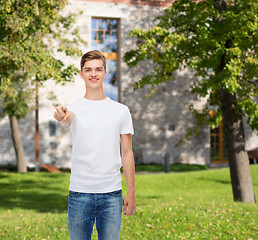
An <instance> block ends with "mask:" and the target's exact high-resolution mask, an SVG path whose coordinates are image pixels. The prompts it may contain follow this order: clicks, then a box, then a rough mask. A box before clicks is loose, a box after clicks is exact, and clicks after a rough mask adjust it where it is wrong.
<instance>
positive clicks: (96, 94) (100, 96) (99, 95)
mask: <svg viewBox="0 0 258 240" xmlns="http://www.w3.org/2000/svg"><path fill="white" fill-rule="evenodd" d="M84 98H86V99H89V100H93V101H98V100H104V99H105V98H106V95H105V93H104V91H92V90H89V89H88V90H86V93H85V95H84Z"/></svg>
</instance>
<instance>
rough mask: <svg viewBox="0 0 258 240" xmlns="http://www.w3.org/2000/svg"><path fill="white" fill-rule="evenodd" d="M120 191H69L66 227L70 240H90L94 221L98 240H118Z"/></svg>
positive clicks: (121, 203)
mask: <svg viewBox="0 0 258 240" xmlns="http://www.w3.org/2000/svg"><path fill="white" fill-rule="evenodd" d="M122 205H123V197H122V190H118V191H115V192H111V193H79V192H73V191H69V197H68V225H69V236H70V239H71V240H90V239H91V237H92V231H93V226H94V223H95V220H96V228H97V232H98V239H99V240H118V239H119V236H120V229H121V223H122V208H123V206H122Z"/></svg>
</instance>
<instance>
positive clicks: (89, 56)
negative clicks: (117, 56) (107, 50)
mask: <svg viewBox="0 0 258 240" xmlns="http://www.w3.org/2000/svg"><path fill="white" fill-rule="evenodd" d="M95 59H97V60H102V61H103V66H104V69H105V71H106V58H105V56H104V55H102V54H101V52H100V51H98V50H93V51H89V52H87V53H85V54H83V56H82V58H81V71H82V69H83V66H84V64H85V62H87V61H90V60H95Z"/></svg>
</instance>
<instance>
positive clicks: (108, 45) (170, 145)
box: [0, 0, 258, 168]
mask: <svg viewBox="0 0 258 240" xmlns="http://www.w3.org/2000/svg"><path fill="white" fill-rule="evenodd" d="M171 4H172V1H170V0H160V1H158V0H149V1H148V0H101V1H93V0H87V1H84V0H81V1H79V0H73V1H70V2H69V5H68V6H67V7H66V9H65V11H64V12H63V14H64V15H65V14H67V13H70V12H71V13H78V15H79V13H80V12H81V11H82V14H80V15H79V17H78V20H77V22H76V26H77V27H79V31H80V36H81V37H82V38H83V39H84V40H86V41H87V43H88V44H87V46H82V50H83V52H86V51H88V50H92V49H98V50H100V51H101V52H102V53H103V54H104V55H105V56H106V58H107V70H108V74H107V77H106V79H105V83H104V91H105V94H106V95H107V96H108V97H110V98H112V99H114V100H116V101H119V102H121V103H123V104H126V105H127V106H128V107H129V109H130V111H131V113H132V117H133V123H134V129H135V135H134V136H133V151H134V156H135V161H136V163H137V164H140V163H144V164H150V163H158V164H163V163H164V156H165V154H167V153H168V154H169V156H170V163H190V164H194V163H195V164H207V165H209V164H210V163H211V162H212V161H214V162H217V163H220V162H224V160H225V159H226V156H225V155H224V144H223V130H222V127H221V128H218V129H215V130H210V129H209V127H208V126H206V127H205V126H204V127H203V128H202V129H201V131H200V134H199V136H193V137H192V138H191V140H190V141H186V142H184V143H183V144H181V145H179V146H178V147H175V145H176V144H177V143H178V142H179V141H180V140H181V139H183V138H184V136H185V133H186V129H187V128H189V127H191V126H193V124H194V119H193V117H192V115H191V113H190V112H189V110H188V105H189V104H194V105H195V107H197V108H202V107H203V106H204V104H205V102H206V101H205V99H202V98H199V97H198V96H195V95H192V94H191V93H190V86H191V84H192V83H193V82H194V81H195V78H194V74H193V72H192V71H190V70H184V71H178V72H175V73H173V74H174V77H175V81H170V82H167V83H163V84H161V85H160V86H159V87H158V90H157V92H156V93H155V94H154V95H153V96H152V97H151V98H150V99H147V98H146V97H145V95H146V94H148V93H149V88H148V86H146V87H145V88H143V89H139V90H134V89H133V83H134V82H135V81H137V80H139V79H140V78H141V77H142V76H144V74H146V73H147V72H148V71H149V70H150V68H151V65H149V64H148V63H141V64H139V65H138V66H137V67H135V68H133V69H129V68H128V67H127V65H126V64H125V63H124V62H123V56H124V53H125V52H126V51H128V50H131V49H132V48H133V47H135V46H136V44H137V39H133V38H130V37H129V36H128V33H129V32H130V31H132V30H133V29H135V28H141V29H148V28H150V27H152V26H154V23H155V17H156V16H158V15H159V14H161V13H162V10H163V9H165V8H166V7H169V6H170V5H171ZM57 56H58V57H60V58H62V59H63V60H65V62H67V63H71V62H73V63H75V64H77V66H78V68H79V63H80V58H77V59H76V58H73V59H71V58H68V57H64V56H62V55H57ZM84 93H85V87H84V83H83V80H82V79H80V77H79V76H76V77H75V79H74V81H73V82H70V83H68V84H66V85H65V86H61V85H56V84H55V83H54V82H52V81H48V82H46V83H45V85H44V86H43V87H41V88H40V89H39V104H40V105H39V131H40V163H42V164H52V165H54V166H56V167H57V168H70V167H71V146H72V141H71V134H70V132H69V130H66V129H63V128H62V127H61V126H60V124H58V123H57V122H56V121H55V120H54V118H53V112H54V110H55V107H56V106H57V105H61V104H62V105H63V104H67V103H70V102H74V101H76V100H77V99H79V98H81V97H83V96H84ZM34 121H35V116H34V111H33V110H32V111H31V113H30V114H29V115H28V116H27V117H26V118H25V119H21V120H20V122H19V127H20V131H21V137H22V142H23V147H24V151H25V157H26V160H27V164H28V166H31V167H33V166H34V165H35V143H34V136H35V128H34ZM246 137H247V145H246V148H247V150H251V149H254V148H257V147H258V138H257V134H256V133H255V132H252V131H251V130H250V128H248V127H246ZM0 139H1V145H0V164H1V165H5V164H8V163H10V164H15V163H16V160H15V153H14V149H13V146H12V140H11V130H10V126H9V121H8V119H7V118H5V119H2V120H1V122H0Z"/></svg>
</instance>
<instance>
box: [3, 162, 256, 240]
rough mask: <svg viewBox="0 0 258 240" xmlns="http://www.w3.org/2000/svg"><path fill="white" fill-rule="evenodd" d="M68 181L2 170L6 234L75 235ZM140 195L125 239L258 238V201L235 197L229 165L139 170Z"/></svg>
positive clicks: (65, 176)
mask: <svg viewBox="0 0 258 240" xmlns="http://www.w3.org/2000/svg"><path fill="white" fill-rule="evenodd" d="M251 171H252V177H253V184H254V189H255V193H256V196H258V165H257V166H255V165H252V166H251ZM68 186H69V173H56V174H53V173H27V174H19V173H13V172H12V173H11V172H0V187H1V191H0V239H8V240H9V239H19V240H23V239H41V240H43V239H54V240H55V239H62V240H66V239H69V237H68V228H67V195H68ZM123 189H124V190H126V184H125V180H124V178H123ZM124 193H125V191H124ZM136 198H137V211H136V213H135V215H134V216H128V217H124V218H123V223H122V230H121V239H127V240H136V239H141V240H144V239H146V240H152V239H153V240H156V239H173V240H174V239H190V240H191V239H205V240H209V239H223V240H224V239H225V240H226V239H232V240H233V239H236V240H239V239H248V240H251V239H253V240H256V239H258V229H257V224H258V221H257V220H258V219H257V213H258V211H257V210H258V209H257V205H256V204H243V203H236V202H233V200H232V190H231V183H230V176H229V169H228V168H225V169H219V170H205V171H195V172H184V173H169V174H165V173H161V174H155V173H152V174H137V175H136ZM93 239H97V237H96V231H95V230H94V238H93Z"/></svg>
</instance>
